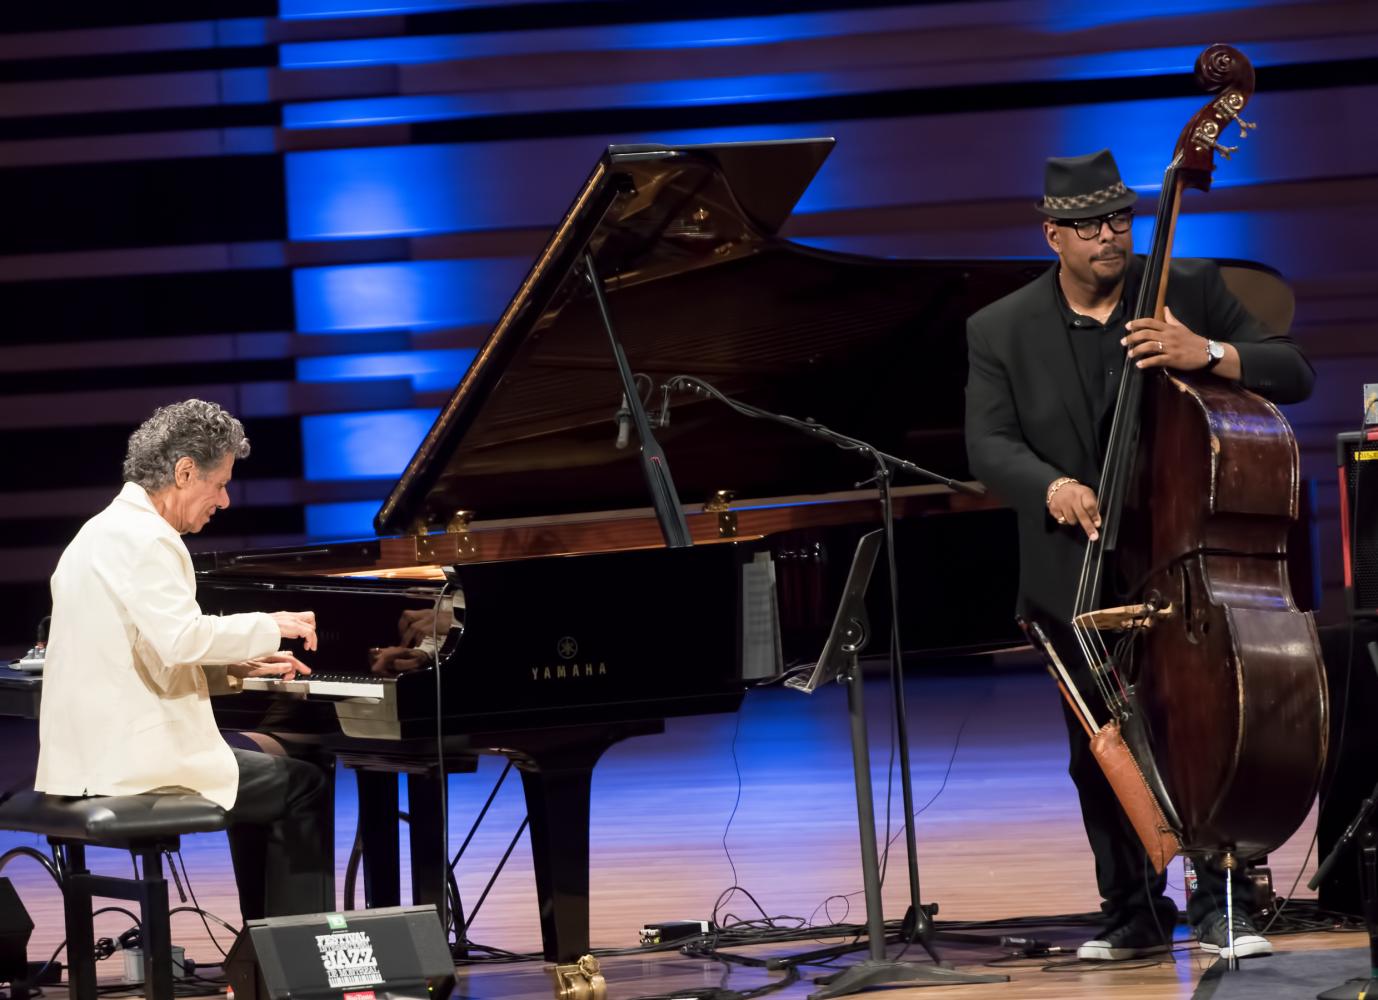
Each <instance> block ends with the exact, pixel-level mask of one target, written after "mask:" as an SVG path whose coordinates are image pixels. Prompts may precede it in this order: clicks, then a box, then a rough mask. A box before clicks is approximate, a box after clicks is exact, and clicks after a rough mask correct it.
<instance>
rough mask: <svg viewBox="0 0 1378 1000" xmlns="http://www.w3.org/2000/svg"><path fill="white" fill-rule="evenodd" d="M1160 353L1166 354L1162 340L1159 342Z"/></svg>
mask: <svg viewBox="0 0 1378 1000" xmlns="http://www.w3.org/2000/svg"><path fill="white" fill-rule="evenodd" d="M1158 353H1159V354H1162V353H1164V347H1163V342H1162V341H1161V340H1160V341H1158Z"/></svg>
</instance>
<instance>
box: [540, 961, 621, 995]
mask: <svg viewBox="0 0 1378 1000" xmlns="http://www.w3.org/2000/svg"><path fill="white" fill-rule="evenodd" d="M551 972H552V973H553V974H554V976H555V1000H607V996H608V982H607V980H606V979H604V978H603V972H602V969H601V968H600V967H599V965H598V959H596V958H594V957H593V956H592V955H585V956H584V957H583V958H581V959H579V961H577V962H575V963H573V964H572V965H557V966H555V967H554V968H553V969H552V970H551Z"/></svg>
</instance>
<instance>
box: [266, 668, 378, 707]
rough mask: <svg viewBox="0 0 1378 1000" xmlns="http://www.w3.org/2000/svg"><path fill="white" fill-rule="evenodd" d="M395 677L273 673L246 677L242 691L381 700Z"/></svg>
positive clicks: (309, 696)
mask: <svg viewBox="0 0 1378 1000" xmlns="http://www.w3.org/2000/svg"><path fill="white" fill-rule="evenodd" d="M396 683H397V679H396V678H394V677H373V676H366V675H361V674H312V675H311V676H310V677H298V678H296V679H295V680H290V681H284V680H279V679H278V678H276V677H246V678H244V681H243V687H244V690H245V691H268V692H270V693H273V694H290V695H306V697H308V698H363V699H365V700H367V701H383V700H384V699H385V698H387V692H388V686H389V685H395V684H396Z"/></svg>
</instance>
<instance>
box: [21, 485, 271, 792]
mask: <svg viewBox="0 0 1378 1000" xmlns="http://www.w3.org/2000/svg"><path fill="white" fill-rule="evenodd" d="M52 594H53V617H52V623H51V626H50V628H49V633H48V652H47V657H46V660H45V663H44V667H43V702H42V708H41V709H40V712H39V723H38V733H39V747H38V773H37V777H36V778H35V780H34V787H35V788H36V789H38V790H39V791H41V792H48V793H50V794H53V795H130V794H136V793H138V792H148V791H154V790H171V789H174V788H181V789H190V790H192V791H195V792H199V793H201V794H202V795H204V796H205V797H206V798H208V799H210V800H211V801H213V802H218V803H219V804H220V805H222V806H224V807H225V808H226V809H228V808H230V807H231V806H233V805H234V800H235V795H236V793H237V792H238V788H239V769H238V766H237V765H236V764H235V760H234V754H233V753H231V752H230V748H229V745H228V744H227V743H226V742H225V739H224V737H223V736H221V735H220V731H219V730H218V729H217V728H216V725H215V719H214V717H213V716H212V714H211V706H210V695H211V693H212V691H213V690H214V691H215V692H216V693H221V692H222V691H228V690H231V689H232V684H231V680H232V679H231V678H228V677H227V676H226V671H225V669H224V666H223V665H224V664H227V663H237V662H239V661H240V660H248V659H252V658H254V657H258V656H266V655H267V654H269V653H273V652H276V651H277V649H278V641H279V635H278V628H277V625H276V623H275V622H274V621H273V619H272V618H271V617H270V616H268V615H266V614H262V613H259V612H254V613H252V614H242V615H225V616H223V617H222V616H217V615H203V614H202V613H201V608H200V607H199V606H198V605H197V603H196V578H195V575H194V574H193V572H192V565H191V556H190V555H189V554H188V553H187V547H186V545H184V544H183V543H182V537H181V535H179V534H178V533H177V530H176V529H175V528H173V527H172V525H170V524H168V522H167V521H165V520H164V519H163V517H162V515H161V514H159V513H158V511H157V510H156V509H155V508H154V506H153V502H152V501H151V500H150V499H149V497H148V493H147V492H145V490H144V489H143V487H141V486H138V485H136V484H135V483H125V484H124V488H123V489H122V490H121V491H120V493H119V496H117V497H115V499H114V500H113V501H111V503H110V506H109V507H107V508H105V510H103V511H101V512H100V513H99V514H97V515H96V516H95V517H93V518H91V520H89V521H87V522H86V523H85V524H84V525H82V528H81V530H80V531H78V532H77V535H76V537H75V538H74V539H72V542H71V544H70V545H68V546H67V549H66V550H65V551H64V552H63V553H62V558H61V559H60V560H58V564H57V570H56V571H55V572H54V573H53V578H52ZM215 665H219V669H217V668H216V666H215ZM207 667H209V669H207ZM233 686H237V685H233Z"/></svg>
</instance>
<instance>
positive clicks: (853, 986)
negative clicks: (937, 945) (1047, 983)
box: [809, 958, 1009, 1000]
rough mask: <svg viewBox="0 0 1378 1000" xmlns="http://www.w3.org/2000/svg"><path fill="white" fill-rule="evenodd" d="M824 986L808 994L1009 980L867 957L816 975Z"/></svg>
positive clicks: (817, 997) (818, 999)
mask: <svg viewBox="0 0 1378 1000" xmlns="http://www.w3.org/2000/svg"><path fill="white" fill-rule="evenodd" d="M814 982H816V983H818V984H819V985H820V986H822V987H823V989H821V990H818V991H817V992H815V993H810V994H809V1000H827V998H828V997H842V996H847V995H849V994H851V993H860V992H861V991H862V990H866V989H870V988H871V987H872V986H885V985H888V984H891V983H919V984H920V985H923V986H954V985H958V984H961V983H1007V982H1009V977H1008V976H973V975H971V974H970V973H966V972H957V971H956V970H955V969H947V968H944V967H943V966H941V965H913V964H912V963H909V962H890V961H877V960H876V959H874V958H868V959H866V960H864V961H862V962H858V963H857V964H856V965H853V966H851V967H849V968H846V969H843V970H842V971H841V972H838V973H834V974H833V975H831V976H822V977H820V978H818V979H815V980H814Z"/></svg>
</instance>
